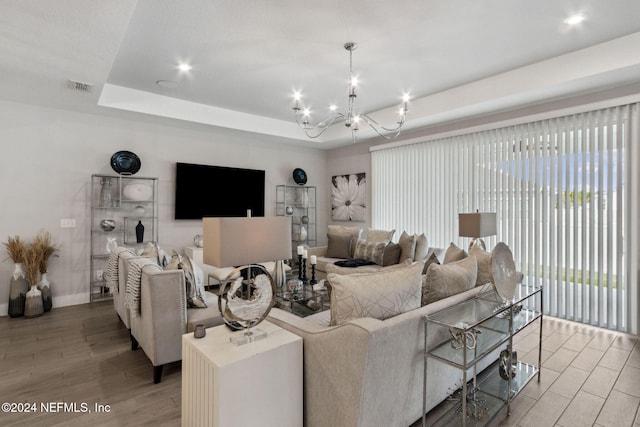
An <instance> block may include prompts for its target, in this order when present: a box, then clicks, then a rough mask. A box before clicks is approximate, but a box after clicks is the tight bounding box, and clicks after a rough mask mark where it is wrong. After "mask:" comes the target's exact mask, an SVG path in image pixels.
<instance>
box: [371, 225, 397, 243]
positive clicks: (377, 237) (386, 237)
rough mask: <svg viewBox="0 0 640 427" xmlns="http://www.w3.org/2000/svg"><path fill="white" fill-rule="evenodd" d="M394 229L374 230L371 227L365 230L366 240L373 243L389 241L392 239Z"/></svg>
mask: <svg viewBox="0 0 640 427" xmlns="http://www.w3.org/2000/svg"><path fill="white" fill-rule="evenodd" d="M395 232H396V230H390V231H387V230H374V229H372V228H370V229H369V230H368V231H367V242H373V243H379V242H385V243H389V242H390V241H391V239H393V235H394V234H395Z"/></svg>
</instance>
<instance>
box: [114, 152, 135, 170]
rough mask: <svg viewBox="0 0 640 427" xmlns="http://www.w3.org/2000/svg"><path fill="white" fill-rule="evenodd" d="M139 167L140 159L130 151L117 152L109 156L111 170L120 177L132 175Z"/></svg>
mask: <svg viewBox="0 0 640 427" xmlns="http://www.w3.org/2000/svg"><path fill="white" fill-rule="evenodd" d="M140 165H141V163H140V158H139V157H138V156H137V155H136V154H135V153H132V152H131V151H118V152H117V153H115V154H114V155H113V156H111V168H112V169H113V170H114V171H116V172H117V173H119V174H120V175H133V174H135V173H136V172H138V171H139V170H140Z"/></svg>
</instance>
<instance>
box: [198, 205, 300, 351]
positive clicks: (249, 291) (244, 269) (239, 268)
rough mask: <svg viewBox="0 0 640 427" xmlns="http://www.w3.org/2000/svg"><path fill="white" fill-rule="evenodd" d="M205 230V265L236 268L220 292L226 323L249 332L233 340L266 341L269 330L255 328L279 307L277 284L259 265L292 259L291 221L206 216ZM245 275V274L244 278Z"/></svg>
mask: <svg viewBox="0 0 640 427" xmlns="http://www.w3.org/2000/svg"><path fill="white" fill-rule="evenodd" d="M202 228H203V239H204V253H203V260H204V263H205V264H209V265H214V266H217V267H236V268H235V269H234V270H233V271H232V272H230V273H229V275H227V278H226V280H222V281H221V285H220V290H219V293H218V308H219V309H220V314H221V315H222V318H223V319H224V321H225V323H226V324H227V325H229V326H230V327H232V328H234V329H244V332H243V333H242V334H238V335H234V336H232V337H231V341H232V342H234V343H235V344H237V345H240V344H246V343H248V342H252V341H257V340H259V339H261V338H264V337H266V333H264V331H261V330H257V329H253V328H254V326H256V325H257V324H258V323H260V322H261V321H263V320H264V319H265V318H266V317H267V314H268V313H269V311H270V310H271V307H273V295H274V292H275V286H274V282H273V277H272V276H271V274H270V273H269V272H268V271H267V270H266V269H265V268H264V267H263V266H261V265H259V264H258V263H260V262H266V261H279V260H284V259H289V258H290V257H291V218H290V217H286V216H276V217H234V218H203V220H202ZM239 272H241V273H244V274H241V275H240V276H239V277H238V273H239ZM223 303H224V305H223Z"/></svg>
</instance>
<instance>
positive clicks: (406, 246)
mask: <svg viewBox="0 0 640 427" xmlns="http://www.w3.org/2000/svg"><path fill="white" fill-rule="evenodd" d="M416 237H417V236H416V235H415V234H407V232H406V231H403V232H402V234H401V235H400V239H399V240H398V245H400V261H404V260H405V259H410V260H413V258H414V257H415V254H416Z"/></svg>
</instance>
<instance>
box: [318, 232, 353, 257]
mask: <svg viewBox="0 0 640 427" xmlns="http://www.w3.org/2000/svg"><path fill="white" fill-rule="evenodd" d="M327 242H328V243H327V253H326V254H325V255H326V256H327V258H344V259H347V258H351V254H352V252H351V245H352V244H353V242H352V240H351V236H350V235H348V234H344V235H341V234H328V235H327Z"/></svg>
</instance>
